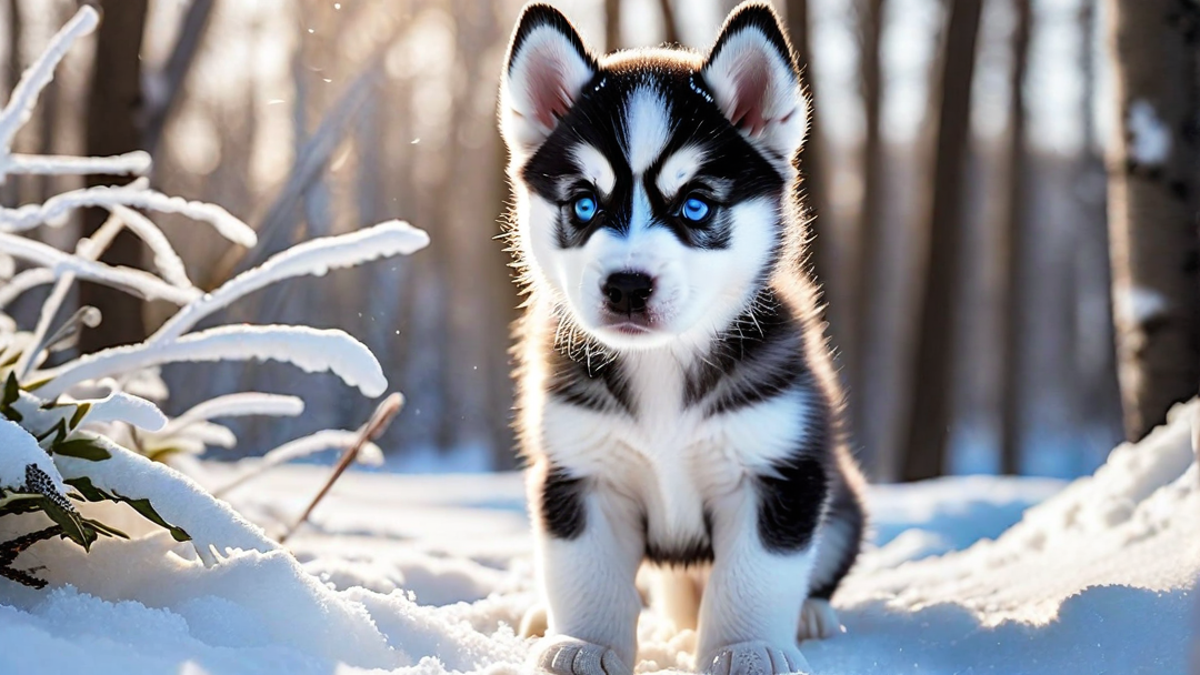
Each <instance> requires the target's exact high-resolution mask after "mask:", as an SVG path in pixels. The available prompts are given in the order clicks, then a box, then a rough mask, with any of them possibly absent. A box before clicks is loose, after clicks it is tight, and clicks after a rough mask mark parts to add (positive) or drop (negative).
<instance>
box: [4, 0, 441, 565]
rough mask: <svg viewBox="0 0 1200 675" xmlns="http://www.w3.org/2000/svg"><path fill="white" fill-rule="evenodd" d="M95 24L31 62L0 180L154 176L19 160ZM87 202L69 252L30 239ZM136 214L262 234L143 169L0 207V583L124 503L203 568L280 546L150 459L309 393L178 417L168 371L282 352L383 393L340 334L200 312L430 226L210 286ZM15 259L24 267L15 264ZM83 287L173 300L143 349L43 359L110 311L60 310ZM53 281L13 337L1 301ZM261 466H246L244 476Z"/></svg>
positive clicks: (408, 241)
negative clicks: (147, 256) (195, 279)
mask: <svg viewBox="0 0 1200 675" xmlns="http://www.w3.org/2000/svg"><path fill="white" fill-rule="evenodd" d="M98 20H99V17H98V15H97V13H96V11H95V10H94V9H92V8H91V7H89V6H84V7H83V8H82V9H80V10H79V12H78V13H77V14H76V15H75V17H74V18H73V19H72V20H71V21H70V22H68V23H67V25H66V26H64V27H63V28H62V30H61V31H59V33H58V35H56V36H55V38H54V39H53V41H52V42H51V44H50V46H49V48H48V49H47V51H46V53H45V54H44V55H43V56H42V57H41V58H40V59H38V61H37V62H36V63H34V64H33V65H32V66H30V68H29V69H28V70H27V71H26V72H25V74H24V76H23V77H22V78H21V81H20V83H19V84H18V85H17V87H16V88H15V89H14V90H13V95H12V98H11V100H10V101H9V102H8V104H7V105H6V106H5V107H4V108H3V110H2V111H0V183H3V182H4V180H5V179H6V178H7V176H9V175H14V174H106V175H117V174H135V175H136V174H143V173H145V172H146V171H147V170H148V169H149V167H150V157H149V156H148V155H147V154H146V153H143V152H133V153H128V154H125V155H120V156H116V157H55V156H33V155H20V154H15V153H12V152H11V147H12V140H13V137H14V136H15V135H16V132H17V131H18V130H19V129H20V127H21V126H22V125H23V124H24V123H25V122H26V121H27V120H28V119H29V118H30V116H31V114H32V111H33V108H34V106H35V105H36V103H37V99H38V95H39V93H40V92H41V90H42V89H43V88H44V87H45V86H46V85H47V84H48V83H49V82H50V81H51V79H52V77H53V72H54V69H55V67H56V66H57V64H58V63H59V61H60V60H61V59H62V57H63V55H64V54H65V53H66V51H67V49H68V48H70V46H71V44H72V42H73V41H74V40H75V39H77V38H78V37H80V36H82V35H85V34H87V33H90V32H91V31H92V30H94V29H95V27H96V24H97V22H98ZM84 207H99V208H103V209H105V210H107V211H108V212H109V214H110V217H109V219H108V221H107V222H106V223H105V224H104V225H103V226H102V227H101V228H100V229H99V230H97V231H96V233H95V234H93V235H92V236H91V237H89V238H85V239H81V240H80V241H79V242H78V243H77V244H76V246H75V249H74V250H73V251H60V250H58V249H56V248H54V247H52V246H49V245H47V244H44V243H41V242H38V241H34V240H32V239H28V238H26V237H24V236H22V233H24V232H28V231H30V230H33V229H35V228H37V227H41V226H49V227H61V226H62V225H64V224H66V223H67V222H68V221H69V216H70V215H71V214H72V213H73V212H74V211H75V210H77V209H79V208H84ZM135 209H141V210H144V211H157V212H169V213H178V214H182V215H184V216H187V217H189V218H192V219H194V220H197V221H200V222H204V223H207V224H209V225H211V226H212V228H213V229H214V231H215V232H216V233H217V234H218V235H220V236H222V237H225V238H226V239H228V240H229V241H231V242H233V243H235V244H238V245H241V246H253V245H254V244H255V242H256V237H255V233H254V230H253V229H252V228H250V227H249V226H248V225H246V224H245V223H244V222H242V221H241V220H239V219H238V218H236V217H235V216H233V215H232V214H230V213H229V212H228V211H226V210H225V209H222V208H221V207H219V206H216V205H212V204H205V203H200V202H193V201H188V200H184V199H181V198H179V197H171V196H168V195H165V194H162V193H160V192H156V191H154V190H151V189H150V187H149V182H148V181H147V180H145V179H144V178H139V179H137V180H134V181H133V182H132V183H130V184H128V185H124V186H100V187H91V188H87V189H81V190H73V191H70V192H66V193H63V194H60V195H56V196H54V197H52V198H50V199H48V200H47V201H46V202H45V203H42V204H28V205H25V206H21V207H19V208H13V209H9V208H3V207H0V280H3V282H4V283H3V286H0V382H2V383H3V388H2V389H0V393H2V395H0V519H2V520H0V522H2V523H3V524H2V525H0V532H3V533H4V534H6V535H9V536H11V535H13V534H16V533H24V534H21V536H17V537H16V538H13V539H10V541H8V542H7V543H4V544H0V576H4V577H7V578H9V579H13V580H15V581H19V582H21V583H25V584H27V585H32V586H41V585H42V584H43V582H41V581H40V580H39V579H37V578H35V577H34V576H32V575H30V574H28V573H27V572H25V571H21V570H18V569H15V568H13V567H12V563H13V561H14V559H15V557H16V555H17V554H18V553H19V552H20V551H21V550H23V549H24V548H26V547H28V546H30V545H32V544H34V543H36V542H38V541H43V540H46V539H51V538H54V537H56V536H62V537H66V538H69V539H71V540H72V541H74V542H75V543H77V544H79V545H80V546H83V547H84V548H85V549H86V548H88V547H89V546H90V544H91V543H92V542H93V541H95V540H96V539H97V537H99V536H118V537H123V536H126V535H125V534H124V533H122V532H121V531H119V530H117V529H115V528H112V527H110V526H108V525H105V524H104V523H101V522H99V521H98V520H95V519H91V518H88V517H86V516H85V515H84V513H85V512H86V510H87V507H86V502H97V501H112V502H118V503H124V504H127V505H128V506H130V507H132V509H133V510H134V511H136V512H137V513H138V514H140V515H141V516H143V517H144V518H146V519H147V520H149V521H151V522H152V523H154V524H156V525H158V526H161V527H163V528H165V529H167V530H168V531H169V532H170V533H171V535H172V536H174V537H175V538H176V539H177V540H179V541H191V542H192V544H193V545H194V547H195V549H196V552H197V554H198V555H199V557H200V558H201V559H202V560H203V561H204V562H205V563H206V564H214V563H215V562H216V561H217V559H218V556H219V555H223V554H224V552H226V551H228V550H231V549H244V550H252V549H253V550H258V551H263V552H267V551H270V550H273V549H274V548H276V547H277V544H275V543H274V542H272V541H271V540H269V539H267V538H266V537H265V536H264V535H263V534H262V532H261V530H259V529H258V528H257V527H254V526H252V525H250V524H249V523H248V522H246V521H245V520H243V519H242V518H241V517H240V516H239V515H238V514H237V513H235V512H234V511H233V510H232V509H230V508H229V507H228V506H227V505H226V504H224V503H223V502H220V501H218V500H216V499H214V498H213V497H212V496H210V495H209V494H208V493H207V492H205V491H204V490H203V489H202V488H200V487H199V486H198V485H197V484H195V483H193V482H192V481H191V480H190V479H188V478H187V477H185V476H184V475H182V474H180V473H179V472H177V471H175V470H173V469H171V468H169V467H167V466H166V465H164V464H162V463H159V462H154V461H151V459H161V458H163V457H166V456H169V455H171V454H173V453H186V454H199V453H201V452H203V450H204V448H205V447H206V446H213V445H223V446H229V445H233V444H234V443H235V442H236V438H235V437H234V435H233V433H232V432H231V431H230V430H229V429H228V428H226V427H223V426H221V425H219V424H217V423H215V422H213V421H212V419H213V418H217V417H230V416H237V415H251V414H252V415H276V416H295V415H299V414H301V412H303V409H304V404H303V402H302V401H301V400H300V399H298V398H295V397H292V396H279V395H274V394H267V393H257V392H248V393H241V394H231V395H228V396H220V397H217V398H214V399H211V400H209V401H206V402H204V403H201V404H199V405H197V406H195V407H193V408H192V409H191V410H188V411H187V412H185V413H183V414H182V415H180V416H178V417H176V418H174V419H168V418H167V416H166V415H164V414H163V413H162V411H161V410H159V407H158V404H159V403H161V402H162V401H163V400H165V399H166V397H167V390H166V386H165V385H164V384H163V382H162V380H161V379H160V378H159V376H158V367H159V366H161V365H163V364H167V363H175V362H181V361H221V360H251V359H257V360H264V359H273V360H277V361H282V362H286V363H291V364H293V365H295V366H297V367H299V368H301V369H303V370H305V371H308V372H319V371H328V372H332V373H334V374H335V375H337V376H338V377H340V378H341V379H342V380H343V381H345V382H346V383H347V384H350V385H352V386H355V387H358V389H359V390H361V391H362V392H363V394H365V395H367V396H371V397H376V396H379V395H381V394H383V393H384V392H385V391H386V389H387V379H386V378H385V377H384V375H383V371H382V369H381V368H380V366H379V362H378V361H377V360H376V359H375V357H374V356H373V355H372V354H371V352H370V350H368V349H367V347H366V346H364V345H363V344H362V343H360V342H358V341H357V340H355V339H354V338H353V337H351V336H349V335H347V334H346V333H344V332H342V331H339V330H318V329H314V328H309V327H307V326H281V325H270V326H244V325H236V326H218V327H215V328H209V329H207V330H203V331H199V332H195V333H189V331H190V330H191V329H192V328H193V327H195V326H196V324H197V322H199V321H200V320H201V319H203V318H205V317H207V316H210V315H211V314H212V313H213V312H215V311H217V310H220V309H222V308H224V307H226V306H228V305H229V304H231V303H233V302H235V301H237V300H238V299H239V298H242V297H244V296H245V295H247V294H249V293H251V292H253V291H256V290H259V289H261V288H263V287H264V286H267V285H269V284H272V283H275V282H277V281H281V280H283V279H288V278H292V277H297V276H305V275H316V276H321V275H324V274H325V273H326V272H328V271H329V270H330V269H335V268H344V267H353V266H355V265H358V264H361V263H364V262H367V261H370V260H375V259H377V258H381V257H390V256H395V255H400V254H410V253H413V252H415V251H417V250H420V249H421V248H423V247H424V246H425V245H426V244H427V243H428V241H429V240H428V237H427V236H426V234H425V233H424V232H422V231H421V230H418V229H416V228H414V227H411V226H410V225H408V224H407V223H403V222H399V221H391V222H386V223H381V224H379V225H376V226H374V227H370V228H366V229H364V230H362V231H359V232H355V233H352V234H347V235H342V236H335V237H327V238H323V239H318V240H315V241H310V242H306V243H303V244H300V245H297V246H295V247H293V248H292V249H290V250H288V251H284V252H283V253H280V254H278V255H276V256H274V257H273V258H271V259H269V260H267V261H266V262H265V263H263V264H262V265H261V266H259V267H257V268H254V269H251V270H249V271H247V272H245V273H243V274H241V275H239V276H237V277H236V278H234V279H231V280H230V281H229V282H227V283H226V284H224V285H222V286H221V287H220V288H218V289H216V290H214V291H213V292H211V293H204V292H202V291H201V290H200V289H198V288H196V287H195V286H194V285H193V284H192V282H191V281H190V280H189V278H188V276H187V272H186V270H185V268H184V265H183V262H182V260H181V259H180V257H179V255H178V254H177V253H176V252H175V250H174V249H173V248H172V246H171V243H170V241H169V240H168V239H167V238H166V236H164V235H163V233H162V231H161V230H159V228H158V227H157V226H156V225H155V224H154V223H153V222H152V221H151V220H150V218H148V217H147V216H145V215H144V214H143V213H141V212H140V211H138V210H135ZM122 229H128V230H129V231H130V232H132V233H133V234H135V235H136V236H138V237H139V238H140V239H141V240H142V241H144V242H145V243H146V245H147V246H148V248H149V249H150V251H151V253H152V256H153V263H154V269H155V271H156V273H152V272H148V271H144V270H137V269H131V268H126V267H117V266H112V265H108V264H105V263H102V262H99V259H100V257H101V255H102V254H103V252H104V251H105V250H106V249H107V248H108V246H109V245H110V244H111V242H112V241H113V239H114V238H115V237H116V235H117V234H118V233H119V232H120V231H121V230H122ZM16 261H20V263H21V264H22V265H23V267H24V269H21V270H20V271H19V272H18V271H17V270H18V267H17V262H16ZM77 279H87V280H90V281H93V282H96V283H101V284H105V285H108V286H112V287H114V288H118V289H120V290H123V291H126V292H128V293H131V294H133V295H136V296H138V297H141V298H144V299H147V300H150V299H158V300H165V301H168V302H171V303H174V304H175V305H178V306H179V307H180V309H179V311H178V312H177V313H176V314H175V315H174V316H173V317H171V318H170V319H169V320H167V322H166V323H164V324H163V326H162V327H161V328H160V329H159V330H158V331H157V332H156V333H155V334H154V335H153V336H151V337H150V338H149V339H147V340H146V341H145V342H142V343H140V344H136V345H129V346H123V347H116V348H112V349H105V350H102V351H100V352H97V353H94V354H87V355H84V356H77V357H76V358H73V359H71V360H68V361H66V362H65V363H62V364H61V365H58V366H55V367H45V365H44V364H45V363H46V361H47V358H48V357H49V356H50V354H51V353H54V352H59V351H64V350H66V349H69V348H70V347H71V346H72V345H73V344H74V338H75V336H76V335H77V334H78V333H79V332H80V331H81V330H86V329H87V328H89V327H95V326H96V325H97V324H98V322H99V321H100V320H102V318H103V317H100V316H99V312H97V311H96V310H95V309H94V308H88V307H84V308H80V309H79V310H78V311H77V312H75V313H74V314H73V315H72V316H70V317H68V318H66V319H65V320H60V317H59V315H60V310H61V308H62V304H63V302H64V300H65V299H66V297H67V295H68V292H69V290H70V287H71V285H72V284H73V283H74V282H75V280H77ZM46 284H54V287H53V288H52V289H51V291H50V293H49V296H48V298H47V299H46V301H45V303H44V304H43V306H42V309H41V313H40V316H39V318H38V321H37V324H36V326H34V327H33V328H32V330H29V331H22V330H20V329H19V327H18V326H17V324H16V322H15V321H14V320H13V319H12V317H10V316H8V315H7V314H5V313H4V308H5V307H6V306H7V305H8V304H9V303H11V302H12V301H13V300H15V299H16V298H18V297H20V296H21V295H22V294H23V293H25V292H27V291H29V290H31V289H33V288H37V287H39V286H43V285H46ZM354 438H355V434H353V433H351V432H344V431H337V430H328V431H324V432H319V433H318V434H315V435H314V436H312V437H309V438H305V439H299V440H297V441H293V442H291V443H288V444H286V445H285V446H283V447H281V448H279V449H278V450H277V451H275V452H273V453H268V456H267V458H265V459H264V460H263V461H262V463H261V464H262V466H272V465H274V464H276V463H278V462H280V461H286V460H287V459H291V458H295V457H297V456H301V455H303V454H308V453H312V452H316V451H319V450H323V449H328V448H345V447H347V446H349V445H350V444H351V443H353V441H354ZM130 448H132V449H133V450H131V449H130ZM134 450H136V451H137V452H134ZM368 450H369V452H367V453H364V454H363V459H364V461H379V460H380V459H381V454H380V452H379V449H378V448H376V447H375V446H373V445H372V446H369V448H368ZM139 453H140V454H139ZM148 458H149V459H148ZM259 468H261V467H259ZM254 473H255V471H253V470H252V471H250V472H247V473H246V474H244V476H243V478H248V477H250V476H251V475H253V474H254ZM239 480H240V479H239ZM76 503H79V505H80V508H76ZM31 513H41V514H43V515H44V516H46V517H49V519H50V520H51V521H53V525H51V526H49V527H45V528H44V529H41V530H37V531H33V532H30V531H29V528H30V527H31V526H32V525H33V523H32V521H29V520H27V519H21V518H17V517H18V516H27V517H40V516H28V514H31Z"/></svg>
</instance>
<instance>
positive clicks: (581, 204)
mask: <svg viewBox="0 0 1200 675" xmlns="http://www.w3.org/2000/svg"><path fill="white" fill-rule="evenodd" d="M575 217H576V218H578V219H579V222H581V223H587V222H591V220H592V218H595V217H596V200H595V198H593V197H591V196H584V197H580V198H578V199H576V200H575Z"/></svg>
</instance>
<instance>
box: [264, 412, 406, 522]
mask: <svg viewBox="0 0 1200 675" xmlns="http://www.w3.org/2000/svg"><path fill="white" fill-rule="evenodd" d="M403 406H404V397H403V396H401V395H400V393H399V392H396V393H393V394H392V395H390V396H388V397H387V398H385V399H384V400H383V402H382V403H380V404H379V406H378V407H377V408H375V412H374V413H371V419H369V420H367V423H366V424H364V425H363V427H362V429H361V430H360V431H359V436H358V440H357V441H355V443H354V445H352V446H350V447H349V448H347V449H346V452H344V453H342V458H341V459H339V460H338V463H337V465H336V466H334V467H333V473H331V474H330V475H329V479H328V480H327V481H325V485H323V486H321V490H320V492H318V493H317V496H316V497H313V500H312V502H310V503H309V505H308V508H306V509H304V513H302V514H301V515H300V518H298V519H297V520H296V522H295V523H293V524H292V526H291V527H289V528H288V529H287V531H286V532H284V533H283V535H282V536H280V537H279V543H280V544H282V543H283V542H284V541H286V540H287V538H288V537H290V536H292V533H294V532H295V531H296V529H297V528H299V527H300V526H301V525H303V524H304V522H305V521H306V520H308V517H309V516H310V515H312V512H313V509H315V508H316V507H317V504H320V503H321V500H322V499H324V498H325V495H327V494H329V490H330V488H332V487H333V484H334V483H336V482H337V479H338V478H341V477H342V474H343V473H345V471H346V467H348V466H350V462H353V461H354V458H355V456H357V455H358V451H359V450H360V449H362V446H363V445H364V444H366V442H367V441H372V440H375V439H376V438H379V436H380V435H381V434H383V432H384V431H385V430H386V429H387V427H388V425H389V424H391V422H392V419H393V418H394V417H395V416H396V413H398V412H400V408H401V407H403Z"/></svg>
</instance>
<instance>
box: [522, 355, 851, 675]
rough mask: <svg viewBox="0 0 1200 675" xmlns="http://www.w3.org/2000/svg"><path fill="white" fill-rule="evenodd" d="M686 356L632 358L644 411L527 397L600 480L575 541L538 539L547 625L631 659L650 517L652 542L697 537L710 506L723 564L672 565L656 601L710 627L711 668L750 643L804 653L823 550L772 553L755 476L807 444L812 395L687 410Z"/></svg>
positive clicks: (560, 449) (560, 452)
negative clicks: (799, 641)
mask: <svg viewBox="0 0 1200 675" xmlns="http://www.w3.org/2000/svg"><path fill="white" fill-rule="evenodd" d="M684 356H685V355H684V354H682V353H678V352H674V351H672V349H671V347H661V348H657V349H650V350H642V351H638V352H634V353H628V354H626V359H627V361H626V363H627V364H628V366H629V370H630V371H631V372H632V373H634V379H633V381H632V382H631V389H632V391H633V396H634V401H635V405H636V408H637V414H636V415H635V416H634V417H625V416H621V417H615V416H612V415H608V414H604V413H599V412H594V411H590V410H586V409H583V408H579V407H576V406H571V405H567V404H564V403H559V402H556V401H554V400H552V399H549V398H546V397H542V396H536V397H533V398H531V399H530V403H531V404H532V405H530V406H529V408H527V409H526V414H527V415H530V417H527V419H526V420H525V422H526V423H533V424H536V425H537V426H536V427H533V428H538V429H540V433H539V434H538V444H537V445H538V446H539V448H540V450H541V452H544V453H545V456H546V457H547V458H548V459H550V460H551V461H552V462H553V463H554V464H556V465H559V466H567V467H570V468H571V470H572V471H573V472H577V473H578V474H579V475H587V476H589V477H591V480H592V481H593V484H594V487H593V488H592V489H590V490H589V492H588V495H589V496H588V497H587V504H588V508H587V519H588V520H587V527H586V529H585V530H584V534H583V535H581V536H580V537H579V538H578V539H576V540H573V541H569V542H563V541H558V540H546V539H545V538H539V540H540V546H539V562H540V570H541V574H542V575H543V577H542V578H543V581H544V584H545V588H546V591H547V596H548V600H549V603H550V607H549V613H550V621H549V629H550V633H551V634H567V635H571V636H573V637H576V638H579V639H583V640H587V641H590V642H595V643H597V644H601V645H606V646H609V647H612V648H613V649H614V651H615V653H616V654H617V655H618V656H619V657H620V658H621V659H622V660H623V661H624V662H626V663H629V662H630V661H629V658H630V657H631V652H630V650H633V649H634V646H633V643H632V640H633V635H634V630H635V627H636V614H637V612H636V608H637V607H638V606H640V603H639V601H638V597H637V594H636V591H635V590H634V585H633V579H634V575H635V573H636V570H637V565H638V562H639V561H640V559H641V555H642V550H643V547H644V545H645V541H644V540H643V538H642V535H641V527H642V521H641V518H642V514H646V516H647V517H648V520H647V521H646V532H647V534H648V536H649V537H650V538H652V539H653V540H655V541H659V542H686V541H690V540H692V539H693V538H694V537H696V536H699V535H702V534H703V533H704V532H705V524H704V512H705V508H706V507H707V508H708V510H709V511H710V513H711V514H712V516H713V523H712V524H713V542H712V544H713V547H714V550H716V551H719V553H718V563H717V564H716V565H715V566H714V567H713V568H712V570H711V572H709V573H708V579H707V583H702V579H701V578H698V577H695V576H688V573H683V574H684V575H685V576H684V577H683V578H678V577H677V576H673V575H678V574H680V573H677V572H671V571H664V572H663V574H664V575H667V576H665V577H664V578H663V579H662V580H660V582H659V584H658V585H657V586H656V589H657V590H658V591H659V592H661V593H662V595H656V596H652V597H653V601H654V602H655V603H656V606H658V607H659V608H660V609H661V611H663V612H664V613H666V614H667V616H669V617H671V618H672V619H673V620H674V621H675V622H676V624H677V626H680V627H691V626H696V625H699V627H700V635H699V649H698V650H697V654H698V655H699V657H700V662H701V663H703V662H704V658H706V657H708V656H713V655H715V654H716V652H718V651H719V650H720V649H722V648H724V647H727V646H729V645H732V644H736V643H742V642H746V641H760V642H765V643H766V644H770V645H772V646H774V647H775V648H777V649H779V650H782V651H781V653H785V654H787V655H789V658H792V657H795V658H800V659H802V657H800V656H799V652H798V651H796V647H795V642H796V638H797V635H800V634H802V632H801V631H802V627H801V625H800V616H801V614H800V610H801V606H802V603H803V602H804V599H805V595H806V592H807V588H808V582H809V578H810V576H811V573H812V570H813V566H814V557H815V551H816V548H817V547H816V546H810V547H809V548H807V549H805V550H804V551H801V552H799V553H796V554H794V555H774V554H767V553H766V552H765V551H763V549H762V546H761V544H760V543H759V542H758V539H757V529H756V520H755V518H756V511H755V509H756V504H757V501H756V500H757V493H756V492H755V491H754V489H753V488H752V485H751V483H750V480H749V477H750V475H751V474H754V473H760V472H761V471H762V470H763V468H764V467H765V466H766V464H767V463H769V462H770V461H771V460H773V459H779V458H780V457H783V456H784V455H786V454H787V453H788V452H789V451H790V450H791V449H792V448H795V447H797V445H799V443H800V440H801V439H802V438H803V436H804V434H806V433H807V432H808V430H807V429H806V428H805V427H804V425H803V424H802V422H801V420H803V419H804V418H805V414H804V411H805V408H806V405H805V401H804V400H803V398H802V396H800V395H798V394H797V395H793V396H781V397H777V398H776V399H773V400H771V401H769V402H766V403H763V404H760V405H757V406H751V407H747V408H744V409H741V410H739V411H737V412H734V413H729V414H722V415H716V416H713V417H709V418H705V417H704V416H703V414H702V413H701V412H700V411H698V410H695V409H686V410H685V409H684V408H683V407H682V400H683V396H682V387H683V375H684V372H683V366H682V364H683V363H686V362H687V360H686V358H684ZM549 375H550V373H548V372H547V371H546V368H545V365H544V364H543V363H542V362H540V361H536V360H535V361H532V362H531V364H530V372H529V374H528V377H530V380H529V381H527V386H533V388H534V389H535V391H542V390H543V388H542V387H540V386H538V385H539V384H540V383H542V382H544V381H545V379H546V378H548V377H549ZM533 484H535V485H536V480H535V481H533ZM689 579H690V580H691V583H694V584H696V586H695V590H694V591H693V592H689V590H688V585H687V584H688V581H689ZM701 585H702V586H703V595H702V600H700V604H699V605H697V598H698V597H701V596H700V595H699V594H700V586H701ZM585 598H586V600H585ZM697 612H698V613H699V614H698V615H697ZM813 620H815V619H806V621H813ZM834 621H836V618H835V619H834ZM806 625H808V624H806ZM813 625H821V626H824V625H828V622H826V623H825V624H813ZM822 632H823V633H824V632H825V631H824V630H823V631H822Z"/></svg>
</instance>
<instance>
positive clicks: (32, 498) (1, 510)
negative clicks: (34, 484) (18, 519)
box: [0, 492, 45, 517]
mask: <svg viewBox="0 0 1200 675" xmlns="http://www.w3.org/2000/svg"><path fill="white" fill-rule="evenodd" d="M43 499H45V497H43V496H41V495H39V494H33V493H25V492H10V493H8V494H5V495H4V496H2V497H0V517H3V516H11V515H16V514H20V513H33V512H34V511H41V510H42V502H41V500H43Z"/></svg>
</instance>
